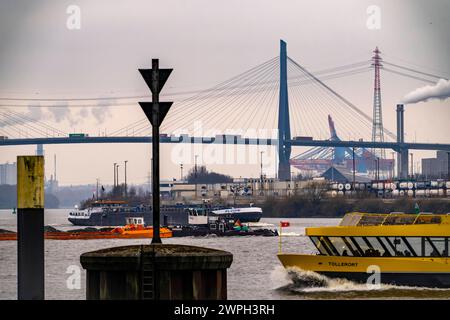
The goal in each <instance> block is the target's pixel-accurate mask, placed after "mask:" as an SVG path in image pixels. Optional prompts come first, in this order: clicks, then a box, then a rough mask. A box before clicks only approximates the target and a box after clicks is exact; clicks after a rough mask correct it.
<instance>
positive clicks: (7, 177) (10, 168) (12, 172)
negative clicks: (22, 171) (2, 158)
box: [0, 162, 17, 185]
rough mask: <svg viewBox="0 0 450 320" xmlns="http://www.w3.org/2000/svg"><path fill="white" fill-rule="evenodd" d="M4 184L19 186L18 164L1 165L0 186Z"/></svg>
mask: <svg viewBox="0 0 450 320" xmlns="http://www.w3.org/2000/svg"><path fill="white" fill-rule="evenodd" d="M3 184H10V185H15V184H17V164H16V163H15V162H14V163H9V162H7V163H3V164H0V185H3Z"/></svg>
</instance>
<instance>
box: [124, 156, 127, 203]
mask: <svg viewBox="0 0 450 320" xmlns="http://www.w3.org/2000/svg"><path fill="white" fill-rule="evenodd" d="M124 162H125V198H127V197H128V190H127V162H128V160H125V161H124Z"/></svg>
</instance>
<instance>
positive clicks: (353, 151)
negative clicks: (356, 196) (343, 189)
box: [352, 147, 356, 190]
mask: <svg viewBox="0 0 450 320" xmlns="http://www.w3.org/2000/svg"><path fill="white" fill-rule="evenodd" d="M352 156H353V190H355V180H356V179H355V178H356V177H355V172H356V170H355V147H352Z"/></svg>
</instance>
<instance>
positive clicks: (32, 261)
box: [17, 156, 44, 300]
mask: <svg viewBox="0 0 450 320" xmlns="http://www.w3.org/2000/svg"><path fill="white" fill-rule="evenodd" d="M17 284H18V288H17V293H18V299H19V300H43V299H44V157H43V156H18V157H17Z"/></svg>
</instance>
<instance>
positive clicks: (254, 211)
mask: <svg viewBox="0 0 450 320" xmlns="http://www.w3.org/2000/svg"><path fill="white" fill-rule="evenodd" d="M214 216H215V217H217V218H219V217H223V218H228V219H234V220H240V221H241V222H258V221H259V220H260V219H261V217H262V209H261V208H259V207H254V206H249V207H241V208H234V207H231V208H227V207H223V206H222V207H215V206H211V205H209V204H200V205H187V204H177V205H163V206H161V208H160V221H161V224H162V225H164V226H171V225H192V224H205V223H206V220H205V219H207V217H214ZM129 218H143V219H144V224H145V225H151V224H152V220H153V212H152V208H151V206H149V205H139V206H129V205H128V204H127V203H126V202H125V201H111V200H99V201H94V202H93V203H92V204H91V205H90V206H89V207H87V208H85V209H78V208H76V209H75V210H72V211H70V212H69V216H68V220H69V221H70V222H71V223H72V224H74V225H77V226H124V225H126V220H127V219H129Z"/></svg>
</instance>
